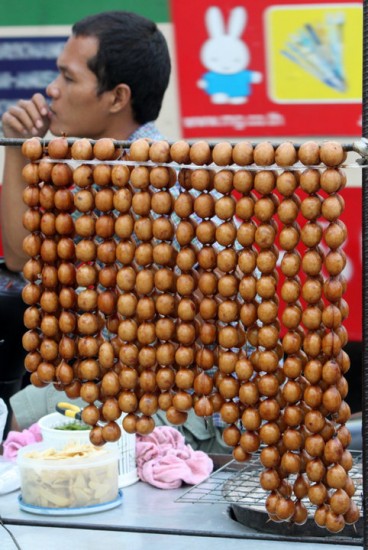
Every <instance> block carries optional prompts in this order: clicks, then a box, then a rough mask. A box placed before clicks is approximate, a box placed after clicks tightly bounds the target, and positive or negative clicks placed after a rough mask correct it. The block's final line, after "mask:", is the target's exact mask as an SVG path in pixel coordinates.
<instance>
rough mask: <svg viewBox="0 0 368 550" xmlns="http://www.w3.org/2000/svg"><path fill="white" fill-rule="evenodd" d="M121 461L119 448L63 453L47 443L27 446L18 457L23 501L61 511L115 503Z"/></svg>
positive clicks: (74, 448)
mask: <svg viewBox="0 0 368 550" xmlns="http://www.w3.org/2000/svg"><path fill="white" fill-rule="evenodd" d="M76 451H78V452H76ZM82 451H83V452H82ZM50 452H51V453H52V454H48V453H50ZM118 459H119V456H118V451H117V449H116V448H115V449H114V448H96V447H94V446H93V445H91V444H89V445H77V446H71V445H69V446H67V447H65V449H64V452H63V450H58V451H56V450H55V449H51V450H50V447H49V445H47V444H45V443H44V442H42V443H35V444H34V445H27V446H26V447H23V448H21V449H20V450H19V452H18V457H17V464H18V467H19V474H20V487H21V492H22V500H23V502H24V503H25V504H29V505H32V506H40V507H42V508H60V509H67V508H81V507H83V506H93V505H100V504H103V503H106V502H111V501H114V500H116V498H117V496H118V491H119V486H118V485H119V483H118V476H119V472H118Z"/></svg>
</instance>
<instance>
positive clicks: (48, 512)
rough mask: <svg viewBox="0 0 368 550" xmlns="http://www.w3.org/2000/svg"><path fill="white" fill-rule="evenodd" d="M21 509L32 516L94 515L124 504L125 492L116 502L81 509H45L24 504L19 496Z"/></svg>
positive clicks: (119, 495)
mask: <svg viewBox="0 0 368 550" xmlns="http://www.w3.org/2000/svg"><path fill="white" fill-rule="evenodd" d="M18 501H19V508H20V509H21V510H23V511H24V512H30V513H31V514H39V515H42V516H81V515H83V514H94V513H95V512H103V511H104V510H111V508H116V507H117V506H119V505H120V504H121V503H122V502H123V491H121V490H120V489H119V492H118V496H117V497H116V499H115V500H110V501H109V502H104V503H102V504H93V505H92V506H82V507H81V508H44V507H42V506H34V505H33V504H26V503H25V502H23V499H22V495H19V496H18Z"/></svg>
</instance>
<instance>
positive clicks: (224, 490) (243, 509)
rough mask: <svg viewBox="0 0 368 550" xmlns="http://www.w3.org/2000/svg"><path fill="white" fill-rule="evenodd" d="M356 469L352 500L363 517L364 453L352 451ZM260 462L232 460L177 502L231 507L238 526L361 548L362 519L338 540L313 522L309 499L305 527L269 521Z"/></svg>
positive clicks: (291, 477)
mask: <svg viewBox="0 0 368 550" xmlns="http://www.w3.org/2000/svg"><path fill="white" fill-rule="evenodd" d="M351 453H352V455H353V459H354V466H353V468H352V469H351V470H350V472H349V475H350V477H351V478H352V479H353V480H354V482H355V486H356V491H355V495H354V496H353V500H354V501H355V502H356V504H357V505H358V507H359V508H360V510H361V514H362V508H363V505H362V504H363V503H362V491H363V465H362V459H363V456H362V452H361V451H351ZM263 469H264V468H263V466H262V464H261V462H260V459H259V453H255V454H254V455H253V456H252V458H251V459H250V460H249V461H248V462H246V463H245V464H240V463H238V462H236V461H235V460H230V461H229V462H227V463H226V464H224V465H223V466H221V467H220V468H218V469H217V470H215V471H214V472H213V473H212V474H211V476H209V477H208V478H207V479H206V480H205V481H203V482H202V483H199V484H197V485H194V486H193V487H191V488H189V489H188V490H187V491H185V492H184V493H183V494H182V495H181V496H180V497H179V498H178V499H177V500H176V502H178V503H192V504H228V505H229V506H230V511H229V513H230V516H231V517H232V518H233V519H236V520H237V521H238V522H240V523H243V524H244V525H246V526H248V527H251V528H253V529H256V530H260V531H262V532H269V533H275V534H280V535H283V536H286V537H288V536H290V537H293V536H295V535H296V536H297V535H301V534H302V533H303V539H305V537H308V536H310V537H324V538H327V537H331V539H332V540H333V541H334V542H336V543H339V542H340V543H341V542H346V540H347V538H346V537H348V538H349V543H350V544H352V545H355V544H356V545H360V544H362V536H363V517H361V518H360V519H359V521H358V522H357V524H356V525H355V526H348V525H347V526H346V527H345V528H344V530H343V531H342V533H341V534H340V535H339V536H336V535H331V534H330V533H328V532H327V531H326V530H325V529H321V528H320V527H318V526H317V525H316V524H315V522H314V519H313V516H314V512H315V510H316V506H314V505H313V504H311V503H310V502H309V500H308V499H307V498H305V499H303V503H304V505H305V506H306V508H307V510H308V520H307V522H306V524H304V525H293V524H291V523H290V522H282V523H276V522H274V521H271V520H269V518H268V514H267V512H266V509H265V502H266V498H267V496H268V495H269V492H267V491H264V490H263V489H262V488H261V487H260V484H259V474H260V473H261V472H262V470H263ZM294 479H295V476H290V477H289V478H288V481H290V482H291V483H293V481H294Z"/></svg>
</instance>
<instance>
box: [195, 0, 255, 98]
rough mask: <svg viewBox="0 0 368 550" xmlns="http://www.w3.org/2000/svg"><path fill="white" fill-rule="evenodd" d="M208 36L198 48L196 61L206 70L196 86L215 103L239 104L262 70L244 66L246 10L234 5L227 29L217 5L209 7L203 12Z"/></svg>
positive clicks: (245, 59)
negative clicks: (243, 34) (243, 38)
mask: <svg viewBox="0 0 368 550" xmlns="http://www.w3.org/2000/svg"><path fill="white" fill-rule="evenodd" d="M205 23H206V28H207V31H208V34H209V39H208V40H206V42H204V44H203V46H202V48H201V51H200V60H201V62H202V64H203V65H204V67H206V69H208V72H206V73H205V74H204V75H203V76H202V77H201V79H200V80H198V82H197V85H198V87H199V88H202V89H203V90H204V91H205V92H206V93H207V94H208V95H209V96H210V98H211V102H212V103H217V104H225V103H232V104H241V103H246V102H247V101H248V97H249V95H250V94H251V84H252V83H259V82H261V81H262V73H260V72H258V71H251V70H249V69H248V68H247V67H248V65H249V61H250V54H249V49H248V46H247V45H246V44H245V43H244V42H243V41H242V40H241V38H240V37H241V35H242V33H243V31H244V29H245V26H246V23H247V10H246V9H245V8H244V7H242V6H238V7H236V8H233V9H232V10H231V12H230V17H229V22H228V30H227V32H226V30H225V23H224V18H223V15H222V13H221V10H220V8H218V7H217V6H211V7H209V8H208V9H207V11H206V14H205Z"/></svg>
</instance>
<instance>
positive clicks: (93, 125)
mask: <svg viewBox="0 0 368 550" xmlns="http://www.w3.org/2000/svg"><path fill="white" fill-rule="evenodd" d="M97 49H98V39H97V38H96V37H93V36H78V37H76V36H71V37H70V38H69V40H68V41H67V43H66V44H65V47H64V49H63V51H62V52H61V54H60V56H59V58H58V60H57V65H58V68H59V71H60V74H59V75H58V76H57V78H56V79H55V80H54V81H53V82H51V83H50V84H49V85H48V87H47V90H46V92H47V95H48V96H49V97H50V98H51V104H50V109H51V123H50V130H51V132H52V133H53V134H55V135H60V134H65V135H66V136H74V137H87V138H90V139H98V138H99V137H103V136H104V135H106V133H105V132H106V128H107V126H108V116H109V111H108V107H109V100H110V96H109V93H108V92H105V93H102V94H101V95H97V86H98V83H97V77H96V75H95V74H94V73H93V72H92V71H91V70H90V69H89V68H88V66H87V62H88V60H89V59H91V58H92V57H94V56H95V55H96V53H97Z"/></svg>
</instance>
